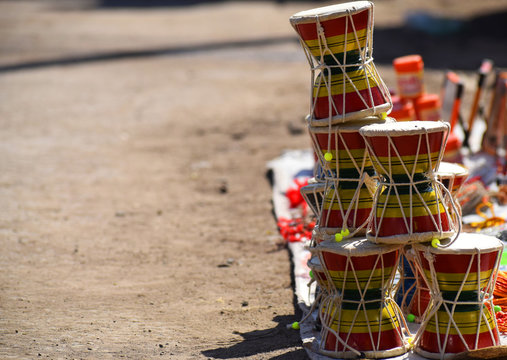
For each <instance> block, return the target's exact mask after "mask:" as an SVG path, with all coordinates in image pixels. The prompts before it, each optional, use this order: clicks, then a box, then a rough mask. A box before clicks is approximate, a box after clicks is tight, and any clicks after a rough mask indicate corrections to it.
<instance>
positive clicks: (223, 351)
mask: <svg viewBox="0 0 507 360" xmlns="http://www.w3.org/2000/svg"><path fill="white" fill-rule="evenodd" d="M296 319H297V316H294V315H291V316H287V315H286V316H275V317H274V318H273V321H275V322H277V323H278V324H277V325H276V326H275V327H274V328H271V329H264V330H254V331H250V332H246V333H239V332H235V333H234V334H236V335H240V336H241V337H242V338H243V340H242V341H241V342H239V343H237V344H234V345H232V346H227V347H221V348H216V349H210V350H205V351H203V352H202V354H203V355H204V356H207V357H210V358H214V359H231V358H242V357H248V356H253V355H259V354H265V353H269V352H272V351H275V350H281V349H288V348H294V347H300V346H301V338H300V336H299V332H298V331H294V330H292V329H287V326H286V325H287V324H290V323H292V322H293V321H295V320H296ZM272 359H279V360H282V359H295V360H298V359H301V360H303V359H308V356H307V354H306V351H305V350H304V349H301V348H299V349H297V350H295V351H290V352H288V353H285V354H283V355H279V356H276V357H273V358H272Z"/></svg>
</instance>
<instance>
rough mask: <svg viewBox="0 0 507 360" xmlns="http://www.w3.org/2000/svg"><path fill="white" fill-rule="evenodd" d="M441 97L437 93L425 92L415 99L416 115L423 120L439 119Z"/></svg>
mask: <svg viewBox="0 0 507 360" xmlns="http://www.w3.org/2000/svg"><path fill="white" fill-rule="evenodd" d="M440 107H441V105H440V97H439V96H438V95H437V94H423V95H421V96H419V97H418V98H417V99H415V100H414V108H415V115H416V117H417V120H421V121H439V120H441V118H442V116H441V114H440Z"/></svg>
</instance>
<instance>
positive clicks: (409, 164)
mask: <svg viewBox="0 0 507 360" xmlns="http://www.w3.org/2000/svg"><path fill="white" fill-rule="evenodd" d="M399 155H401V160H400V158H399V157H398V154H396V152H395V151H394V150H391V156H390V157H388V156H379V157H376V159H377V160H375V161H374V162H373V166H374V167H375V170H376V171H377V172H379V173H381V174H384V173H385V172H386V171H387V172H388V173H387V174H386V175H389V172H390V173H391V174H406V171H405V169H404V168H403V165H405V168H406V169H407V171H408V173H409V174H412V173H413V172H414V170H413V169H414V164H415V172H416V173H422V172H426V171H428V170H429V159H430V158H431V163H432V165H433V167H434V166H435V165H436V162H437V160H438V158H439V156H440V152H434V153H431V157H430V156H428V154H427V153H425V154H419V155H418V156H415V155H403V154H399ZM374 159H375V158H374ZM377 161H378V162H380V164H382V166H383V167H384V169H385V170H382V168H381V167H380V166H379V164H378V163H377ZM402 164H403V165H402Z"/></svg>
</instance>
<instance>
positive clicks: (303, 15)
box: [289, 1, 373, 25]
mask: <svg viewBox="0 0 507 360" xmlns="http://www.w3.org/2000/svg"><path fill="white" fill-rule="evenodd" d="M368 9H371V11H373V3H372V2H371V1H352V2H346V3H342V4H334V5H328V6H322V7H318V8H313V9H308V10H302V11H299V12H297V13H295V14H294V15H292V16H291V17H290V18H289V21H290V23H291V24H293V25H300V24H311V23H314V22H315V20H316V19H317V18H319V20H320V21H326V20H332V19H336V18H339V17H343V16H345V15H347V14H350V15H355V14H357V13H360V12H362V11H365V10H368Z"/></svg>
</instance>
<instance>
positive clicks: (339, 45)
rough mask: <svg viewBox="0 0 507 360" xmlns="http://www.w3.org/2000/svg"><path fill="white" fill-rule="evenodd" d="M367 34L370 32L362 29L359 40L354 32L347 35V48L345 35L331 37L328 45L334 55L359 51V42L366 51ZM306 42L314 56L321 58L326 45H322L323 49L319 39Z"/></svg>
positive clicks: (358, 34) (358, 36)
mask: <svg viewBox="0 0 507 360" xmlns="http://www.w3.org/2000/svg"><path fill="white" fill-rule="evenodd" d="M367 32H368V30H367V29H362V30H358V31H356V34H357V39H356V36H355V34H354V33H353V32H349V33H347V38H346V40H347V46H346V47H345V35H344V34H342V35H336V36H330V37H328V38H326V44H327V47H328V48H329V50H330V51H331V53H332V54H341V53H343V52H346V51H351V50H359V47H358V42H359V46H360V47H361V49H364V48H365V47H366V34H367ZM304 42H305V44H306V45H307V46H308V48H309V49H310V52H311V53H312V55H313V56H315V57H319V56H321V55H322V54H323V52H321V49H322V50H323V51H324V45H325V44H322V47H321V46H320V43H321V41H320V40H319V39H315V40H304ZM338 60H340V61H341V60H342V59H338Z"/></svg>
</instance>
